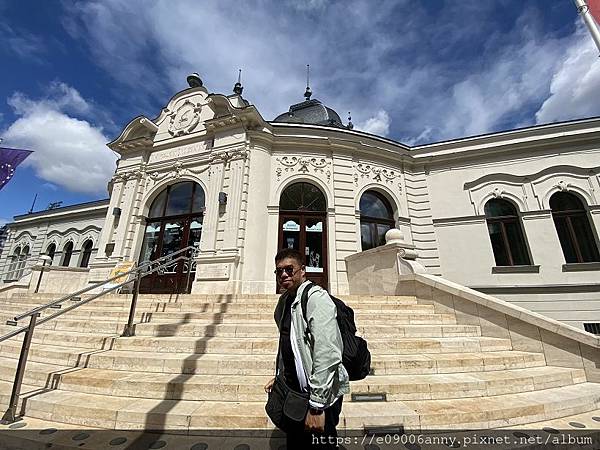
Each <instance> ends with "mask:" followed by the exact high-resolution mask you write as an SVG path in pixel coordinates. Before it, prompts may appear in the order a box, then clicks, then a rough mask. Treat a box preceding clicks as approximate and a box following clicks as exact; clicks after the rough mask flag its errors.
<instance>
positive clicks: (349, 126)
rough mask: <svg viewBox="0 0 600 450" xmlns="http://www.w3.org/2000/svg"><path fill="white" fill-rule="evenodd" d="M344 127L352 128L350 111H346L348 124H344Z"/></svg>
mask: <svg viewBox="0 0 600 450" xmlns="http://www.w3.org/2000/svg"><path fill="white" fill-rule="evenodd" d="M346 128H348V129H349V130H351V129H353V128H354V124H353V123H352V116H351V115H350V111H348V125H346Z"/></svg>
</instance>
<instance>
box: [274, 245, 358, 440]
mask: <svg viewBox="0 0 600 450" xmlns="http://www.w3.org/2000/svg"><path fill="white" fill-rule="evenodd" d="M303 260H304V257H303V255H302V253H300V252H299V251H297V250H294V249H284V250H281V251H279V252H278V253H277V255H276V256H275V266H276V269H275V274H276V276H277V281H278V282H279V285H280V287H282V288H283V289H285V291H286V292H285V294H284V295H282V296H281V297H280V299H279V302H278V303H277V307H276V308H275V322H276V323H277V326H278V327H279V348H280V352H281V357H282V360H283V368H284V370H283V372H284V373H279V374H278V376H283V377H284V381H285V382H286V384H287V385H288V386H289V387H290V388H291V389H293V390H295V391H298V392H302V391H304V392H309V394H310V400H309V406H310V409H309V411H308V413H307V414H306V418H305V421H304V432H302V430H300V431H299V433H298V434H290V433H288V435H287V448H288V450H290V449H293V448H301V449H306V448H311V446H312V447H314V448H319V449H326V448H335V445H327V444H329V443H330V442H333V443H334V444H335V437H336V436H337V432H336V426H337V424H338V422H339V417H340V412H341V410H342V400H343V395H344V394H347V393H348V392H349V390H350V387H349V382H348V373H347V372H346V369H345V368H344V366H343V365H342V350H343V348H342V346H343V344H342V337H341V334H340V330H339V328H338V324H337V320H336V315H337V309H336V306H335V303H333V300H331V297H329V294H328V293H327V291H325V290H324V289H322V288H321V287H319V286H313V287H312V288H311V289H310V292H309V296H308V302H307V305H306V318H307V319H308V324H307V323H306V321H305V320H304V316H303V312H302V308H301V298H302V293H303V292H304V289H306V288H307V285H308V284H309V283H308V281H307V280H306V271H305V267H304V261H303ZM307 331H308V332H307ZM274 381H275V379H272V380H270V381H269V382H268V383H267V384H266V385H265V392H269V391H270V390H271V387H272V386H273V383H274ZM329 437H332V438H333V439H332V440H331V439H329Z"/></svg>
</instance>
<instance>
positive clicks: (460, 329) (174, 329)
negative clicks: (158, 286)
mask: <svg viewBox="0 0 600 450" xmlns="http://www.w3.org/2000/svg"><path fill="white" fill-rule="evenodd" d="M410 318H411V317H410V316H409V317H407V319H409V320H403V321H398V322H396V325H394V326H392V325H381V321H379V322H376V323H374V324H373V323H369V321H367V320H357V325H358V330H359V332H360V333H361V334H364V335H365V336H367V337H368V338H376V337H377V336H379V335H380V334H381V332H382V331H383V332H385V333H388V332H389V333H393V335H394V336H400V337H401V336H428V335H429V336H435V335H438V336H479V335H480V331H479V328H478V327H477V326H474V325H456V324H453V323H449V324H445V323H443V322H442V323H440V322H439V321H438V322H433V323H431V322H432V321H425V320H410ZM223 319H225V318H223ZM228 319H230V320H220V321H216V322H213V321H211V320H204V321H201V320H194V321H192V322H193V323H173V322H171V321H165V322H163V321H158V320H152V321H151V322H145V323H139V322H138V323H136V329H139V330H140V332H139V333H136V334H138V335H155V336H173V335H175V334H177V335H181V336H210V335H213V334H214V331H211V330H221V329H222V330H227V329H229V330H231V329H232V327H235V329H236V330H238V333H237V334H236V335H239V336H252V335H253V333H254V331H256V332H257V333H260V335H268V336H273V332H271V331H268V330H275V329H276V328H275V325H274V324H273V321H272V320H271V321H260V322H258V321H249V323H248V321H244V320H243V319H244V317H239V318H231V317H228ZM126 323H127V320H126V319H122V320H108V321H107V320H85V319H80V320H77V319H73V318H70V317H68V316H67V315H65V316H63V317H59V318H56V319H53V320H50V321H48V322H46V323H43V324H41V325H38V326H37V327H36V332H37V331H38V330H55V331H56V332H58V333H63V332H80V333H95V334H102V335H106V334H121V333H122V332H123V330H124V329H125V325H126ZM23 325H24V324H23ZM263 329H264V330H263ZM2 330H3V331H2V333H3V334H4V333H8V332H10V331H13V330H15V328H14V327H9V326H7V325H4V326H3V327H2ZM253 330H254V331H253ZM259 330H262V331H259ZM404 330H407V331H406V333H405V331H404ZM207 333H208V334H207ZM211 333H212V334H211Z"/></svg>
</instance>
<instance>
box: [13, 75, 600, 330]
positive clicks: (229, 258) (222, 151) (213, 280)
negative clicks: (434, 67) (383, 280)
mask: <svg viewBox="0 0 600 450" xmlns="http://www.w3.org/2000/svg"><path fill="white" fill-rule="evenodd" d="M108 145H109V147H110V148H111V149H113V150H114V151H116V152H118V153H119V154H120V156H121V158H120V159H119V161H118V166H117V169H116V171H115V175H114V176H113V178H112V180H111V181H110V183H109V195H110V199H109V200H108V201H105V202H99V203H97V204H92V205H88V206H86V205H76V206H74V207H70V208H62V209H61V210H60V211H48V212H43V213H35V214H31V215H25V216H18V217H16V218H15V222H14V223H13V224H11V225H10V232H9V236H8V241H7V244H6V246H5V250H4V252H3V254H2V258H3V259H4V260H6V258H9V257H10V255H11V254H12V253H11V252H12V251H14V249H15V248H16V246H18V245H23V244H24V243H25V241H27V242H28V243H29V244H30V248H31V249H32V252H31V254H32V255H39V254H40V253H43V252H44V249H46V248H47V245H48V243H49V242H50V241H52V240H54V241H55V242H56V245H57V250H60V249H62V248H63V246H64V242H65V240H68V239H71V240H73V242H74V243H75V245H74V248H75V250H76V251H77V250H80V248H81V247H80V246H81V244H82V242H83V240H84V239H86V238H87V237H88V235H89V237H91V238H92V239H93V241H94V257H93V260H92V262H91V264H90V272H89V277H88V280H87V281H88V282H95V281H100V280H104V279H106V278H107V276H108V274H109V273H110V271H111V269H112V268H113V267H115V265H116V264H118V263H120V262H123V261H137V260H138V259H139V257H140V252H141V249H142V244H143V241H144V232H145V227H146V219H147V218H148V214H149V209H150V206H151V204H152V202H153V201H154V200H155V199H157V197H158V196H159V194H160V193H161V192H163V191H164V190H165V189H166V187H167V186H172V185H174V184H176V183H179V182H182V181H193V182H194V183H197V184H198V185H199V186H201V188H202V190H203V192H204V196H205V206H204V214H203V223H202V235H201V240H200V252H199V255H198V257H197V270H196V274H195V280H194V283H193V285H192V292H193V293H245V294H256V293H272V292H275V281H274V279H273V273H272V270H273V256H274V254H275V253H276V251H277V250H278V245H279V244H278V242H279V241H278V236H279V232H280V222H279V219H280V211H279V204H280V198H281V195H282V192H283V191H284V190H285V189H286V188H287V187H289V186H290V185H291V184H293V183H297V182H306V183H310V184H312V185H314V186H316V187H318V189H319V190H320V191H321V192H322V193H323V195H324V197H325V200H326V218H325V223H324V224H323V232H324V233H325V238H326V254H325V255H323V258H325V260H326V262H327V264H326V272H327V273H326V275H327V280H328V285H329V289H330V290H331V292H333V293H335V294H347V293H349V292H350V284H349V280H348V275H347V273H348V272H347V267H346V258H347V257H349V256H351V255H353V254H356V253H357V252H360V251H361V250H362V248H361V225H360V208H359V203H360V199H361V196H362V195H363V194H364V193H365V192H366V191H376V192H378V193H379V194H380V195H381V196H382V197H383V198H385V199H387V201H388V202H389V204H390V205H391V207H392V209H393V212H394V221H395V224H396V227H397V228H398V229H400V231H401V232H402V235H403V236H404V241H405V243H406V245H408V246H410V248H414V250H415V251H416V254H417V258H416V262H417V263H418V264H420V265H422V266H423V267H424V268H425V270H426V271H427V273H428V274H431V275H442V276H443V277H444V278H446V279H448V280H451V281H454V282H457V283H460V284H463V285H466V286H469V287H473V288H475V289H478V290H481V291H483V292H487V293H491V294H493V295H496V296H498V297H500V298H504V299H507V300H510V301H512V302H515V303H517V304H518V305H519V306H523V307H525V308H528V309H531V310H533V311H537V312H542V313H543V314H546V315H548V316H550V317H552V318H555V319H559V320H562V321H565V322H567V323H570V324H571V325H575V326H577V327H579V328H581V327H582V324H583V323H584V322H592V323H593V322H600V287H599V286H598V285H597V279H598V271H599V270H600V267H599V264H595V263H584V264H566V263H565V258H564V256H563V252H562V250H561V245H560V242H559V240H558V235H557V232H556V229H555V228H554V223H553V218H552V213H551V211H550V206H549V198H550V196H551V195H552V194H553V193H555V192H558V191H561V192H572V193H574V194H575V195H577V196H578V198H580V199H581V200H582V201H583V203H584V205H585V208H586V214H587V215H588V217H589V221H590V224H591V226H592V230H593V233H594V236H593V238H594V239H595V243H594V244H595V245H596V246H598V234H599V232H600V203H599V199H598V194H597V193H598V192H600V120H598V119H590V120H581V121H575V122H569V123H562V124H553V125H545V126H538V127H532V128H526V129H520V130H513V131H508V132H503V133H494V134H489V135H484V136H478V137H472V138H465V139H458V140H454V141H448V142H441V143H434V144H428V145H423V146H418V147H409V146H406V145H404V144H401V143H399V142H395V141H392V140H389V139H386V138H382V137H378V136H374V135H370V134H367V133H363V132H360V131H354V130H352V129H346V128H341V127H333V126H323V125H314V124H307V123H285V122H267V121H265V120H264V119H263V118H262V116H261V115H260V113H259V112H258V111H257V110H256V108H255V107H254V106H252V105H250V104H249V103H248V102H247V101H246V100H244V99H243V98H242V97H241V95H240V94H235V95H229V96H225V95H220V94H209V93H208V91H207V90H206V89H205V88H204V87H202V86H195V87H192V88H189V89H186V90H184V91H181V92H179V93H177V94H176V95H175V96H174V97H173V98H172V99H171V100H170V101H169V102H168V104H167V106H166V107H165V108H164V109H163V110H162V111H161V113H160V115H159V116H158V117H157V118H156V119H154V120H150V119H148V118H146V117H137V118H135V119H134V120H132V121H131V122H130V123H129V124H128V125H127V126H126V127H125V129H124V130H123V132H122V133H121V135H120V136H119V137H118V138H117V139H115V140H114V141H113V142H111V143H109V144H108ZM223 194H225V195H226V198H227V199H226V203H225V202H223V201H222V199H223V198H224V197H223ZM492 198H502V199H507V200H509V201H510V202H511V203H512V204H514V205H515V206H516V208H517V210H518V214H519V220H520V222H521V223H522V228H523V234H524V239H525V242H526V246H527V252H528V254H529V257H530V259H531V264H528V265H527V266H522V265H521V266H496V263H495V259H494V253H493V249H492V246H491V244H490V237H489V234H488V227H487V223H486V217H485V215H484V205H485V203H486V201H488V200H489V199H492ZM220 200H221V201H220ZM54 241H53V242H54ZM78 246H79V247H78ZM76 260H77V258H73V263H72V264H73V266H76V265H77V264H76Z"/></svg>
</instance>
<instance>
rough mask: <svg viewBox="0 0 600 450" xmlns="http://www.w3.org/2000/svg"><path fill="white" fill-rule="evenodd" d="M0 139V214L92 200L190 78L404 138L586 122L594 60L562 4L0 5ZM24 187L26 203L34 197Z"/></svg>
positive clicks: (596, 87)
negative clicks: (4, 152)
mask: <svg viewBox="0 0 600 450" xmlns="http://www.w3.org/2000/svg"><path fill="white" fill-rule="evenodd" d="M0 33H1V35H2V38H1V39H0V58H1V60H0V61H1V67H2V70H0V138H2V139H3V141H2V143H1V144H0V145H1V146H5V147H12V148H23V149H28V150H33V151H34V153H33V154H32V155H31V156H29V158H28V159H27V160H26V161H25V162H24V163H22V164H21V166H19V168H18V169H17V171H16V173H15V176H14V177H13V179H12V180H11V181H10V182H9V183H8V184H7V185H6V186H5V187H4V188H3V189H2V190H0V225H1V224H3V223H7V222H10V221H11V220H12V217H13V216H15V215H19V214H24V213H26V212H27V211H29V210H30V209H31V208H32V206H33V211H40V210H43V209H46V207H47V206H48V205H49V203H51V202H59V201H62V202H63V203H62V204H63V206H66V205H70V204H76V203H80V202H86V201H93V200H99V199H105V198H107V197H108V193H107V183H108V181H109V180H110V178H111V176H112V174H113V172H114V169H115V162H116V159H117V155H116V154H115V153H114V152H112V151H111V150H110V149H108V147H106V143H107V142H110V141H111V140H113V139H114V138H115V137H116V136H118V135H119V133H120V132H121V130H122V129H123V128H124V127H125V126H126V125H127V123H128V122H129V121H130V120H131V119H132V118H134V117H136V116H138V115H145V116H147V117H150V118H155V117H157V116H158V114H159V113H160V110H161V108H162V107H164V106H165V105H166V104H167V102H168V101H169V99H170V98H171V97H172V96H173V95H174V94H175V93H176V92H178V91H180V90H182V89H185V88H186V87H187V83H186V76H187V75H188V74H189V73H191V72H198V73H199V74H200V76H201V78H202V80H203V81H204V85H205V87H206V88H207V89H208V90H209V92H215V93H224V94H230V93H231V92H232V88H233V85H234V83H235V82H236V80H237V75H238V69H240V68H241V69H242V84H243V86H244V98H246V99H247V100H248V101H250V102H251V103H252V104H254V105H256V107H257V108H258V110H259V112H260V113H261V115H262V116H263V117H264V118H265V119H266V120H272V119H273V118H275V117H276V116H277V115H279V114H280V113H283V112H285V111H287V110H288V109H289V106H290V105H291V104H294V103H298V102H300V101H302V100H303V97H302V95H303V93H304V90H305V87H306V65H307V64H310V66H311V75H310V85H311V89H312V91H313V98H316V99H319V100H321V101H322V102H323V103H325V104H326V105H327V106H329V107H332V108H333V109H335V110H336V111H337V112H338V113H339V115H340V116H341V117H342V120H343V121H344V123H345V122H346V121H347V119H346V118H347V117H348V112H351V117H352V122H353V123H354V125H355V129H358V130H363V131H366V132H369V133H374V134H377V135H381V136H385V137H388V138H390V139H394V140H397V141H399V142H402V143H404V144H406V145H418V144H425V143H430V142H436V141H441V140H447V139H453V138H460V137H466V136H470V135H478V134H484V133H491V132H496V131H503V130H508V129H514V128H519V127H527V126H534V125H538V124H546V123H553V122H560V121H566V120H573V119H582V118H588V117H595V116H600V95H598V92H600V58H599V57H598V51H597V50H596V49H595V47H594V44H593V41H592V39H591V37H590V36H589V34H588V32H587V30H586V29H585V27H584V26H583V23H582V21H581V20H580V18H579V17H578V16H577V11H576V8H575V6H574V4H573V2H572V1H571V0H526V1H524V0H485V1H481V0H421V1H415V0H411V1H409V0H394V1H391V0H389V1H388V0H378V1H373V0H342V1H334V0H331V1H327V0H304V1H303V0H278V1H266V0H245V1H239V0H238V1H233V0H217V1H211V0H205V1H194V0H189V1H187V0H165V1H160V0H156V1H150V0H147V1H146V0H144V1H142V0H101V1H100V0H86V1H76V0H70V1H66V0H64V1H59V0H51V1H44V2H40V1H33V0H20V1H19V2H16V1H11V0H0ZM36 194H37V199H36V202H35V205H33V200H34V197H35V196H36Z"/></svg>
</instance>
